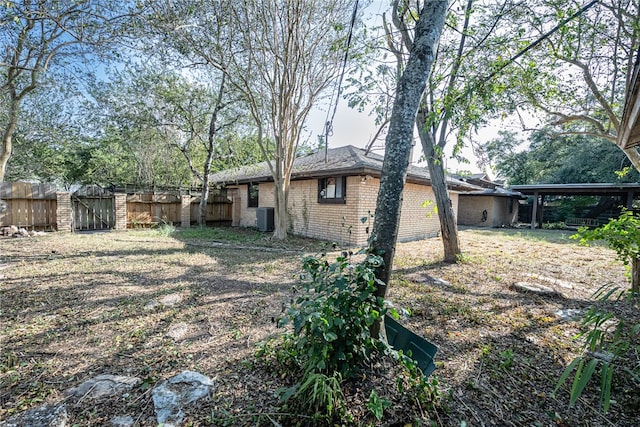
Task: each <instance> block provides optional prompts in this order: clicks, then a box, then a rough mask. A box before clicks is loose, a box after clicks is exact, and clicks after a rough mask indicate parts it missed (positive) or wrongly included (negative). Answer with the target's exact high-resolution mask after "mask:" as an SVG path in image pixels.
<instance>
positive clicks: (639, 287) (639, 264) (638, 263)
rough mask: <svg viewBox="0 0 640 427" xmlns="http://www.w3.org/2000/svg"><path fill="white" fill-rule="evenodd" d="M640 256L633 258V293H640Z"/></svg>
mask: <svg viewBox="0 0 640 427" xmlns="http://www.w3.org/2000/svg"><path fill="white" fill-rule="evenodd" d="M639 276H640V258H633V259H632V260H631V291H632V292H633V295H636V296H638V295H640V277H639Z"/></svg>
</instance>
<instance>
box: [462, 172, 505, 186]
mask: <svg viewBox="0 0 640 427" xmlns="http://www.w3.org/2000/svg"><path fill="white" fill-rule="evenodd" d="M451 176H452V177H454V178H456V179H459V180H460V181H464V182H468V183H469V184H473V185H477V186H478V187H482V188H491V189H495V188H500V187H502V186H503V184H504V183H503V182H497V181H493V180H492V179H491V178H489V176H488V175H487V174H485V173H472V174H468V175H458V174H453V175H451Z"/></svg>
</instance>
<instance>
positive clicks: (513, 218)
mask: <svg viewBox="0 0 640 427" xmlns="http://www.w3.org/2000/svg"><path fill="white" fill-rule="evenodd" d="M520 200H526V196H524V195H523V194H522V193H518V192H517V191H509V190H505V189H503V188H500V187H495V188H493V189H486V190H481V191H471V192H468V193H463V194H460V195H459V196H458V224H459V225H472V226H476V227H504V226H511V225H514V224H515V223H517V222H518V210H519V207H520V202H519V201H520Z"/></svg>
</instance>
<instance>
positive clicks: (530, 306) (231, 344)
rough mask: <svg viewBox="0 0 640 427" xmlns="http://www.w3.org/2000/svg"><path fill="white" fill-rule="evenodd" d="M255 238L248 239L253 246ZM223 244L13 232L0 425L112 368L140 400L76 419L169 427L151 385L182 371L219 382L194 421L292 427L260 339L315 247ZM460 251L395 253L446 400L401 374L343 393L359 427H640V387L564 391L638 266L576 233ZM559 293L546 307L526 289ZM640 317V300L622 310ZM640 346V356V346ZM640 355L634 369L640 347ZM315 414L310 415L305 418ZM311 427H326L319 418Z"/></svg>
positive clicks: (401, 287) (494, 241) (0, 242)
mask: <svg viewBox="0 0 640 427" xmlns="http://www.w3.org/2000/svg"><path fill="white" fill-rule="evenodd" d="M243 233H245V234H246V235H243ZM219 234H220V235H222V236H227V237H229V236H230V237H233V239H227V238H225V237H223V238H220V239H219V240H227V242H229V241H232V240H233V241H235V242H236V243H235V246H233V245H228V244H220V243H218V242H215V241H213V240H211V238H202V236H201V237H200V238H197V237H198V235H197V234H195V235H193V236H195V237H189V238H187V237H186V236H184V233H180V232H179V233H177V234H175V235H173V236H165V235H162V234H161V233H159V232H157V231H129V232H109V233H93V234H66V235H65V234H53V233H51V234H47V235H45V236H39V237H35V238H20V239H18V238H13V239H9V238H4V239H0V268H1V270H0V287H1V291H2V295H1V304H2V305H1V322H2V323H1V335H0V338H1V342H0V343H1V346H2V355H1V356H2V359H1V360H0V404H1V406H0V420H2V419H6V418H8V417H10V416H11V415H13V414H15V413H17V412H20V411H24V410H26V409H29V408H32V407H35V406H38V405H41V404H43V403H45V402H51V401H56V400H59V399H61V398H62V393H63V391H64V390H66V389H68V388H70V387H73V386H76V385H78V384H79V383H81V382H82V381H85V380H87V379H89V378H92V377H94V376H96V375H99V374H116V375H130V376H137V377H140V378H141V379H143V380H144V382H143V383H142V385H141V386H139V387H137V388H136V389H134V390H133V392H132V393H130V394H129V395H128V396H124V397H123V396H118V397H113V398H104V399H102V400H99V401H97V402H89V401H86V400H85V401H81V402H79V403H78V404H76V405H69V408H68V410H69V411H70V422H69V425H78V426H98V425H109V423H110V420H111V419H112V418H113V417H114V416H117V415H125V414H128V415H132V416H133V417H134V419H135V420H136V425H139V426H155V425H156V424H155V421H154V414H153V403H152V399H151V393H150V390H151V387H152V386H153V385H154V384H155V383H157V382H159V381H161V380H164V379H167V378H169V377H171V376H173V375H175V374H177V373H179V372H182V371H184V370H192V371H198V372H201V373H203V374H205V375H207V376H210V377H211V378H212V379H213V380H214V382H215V384H216V388H215V392H214V393H213V395H212V396H211V398H210V399H209V400H208V401H206V402H199V403H198V404H197V405H194V406H193V407H191V408H189V410H188V416H187V420H186V422H185V425H191V426H205V425H277V424H276V421H277V422H279V423H280V425H285V426H286V425H291V424H292V423H293V422H294V421H293V420H294V419H296V418H295V417H292V416H290V415H288V414H284V415H282V414H278V411H279V409H278V399H277V394H276V390H277V389H278V388H279V387H282V386H285V385H287V379H286V378H282V377H281V376H280V375H277V374H275V373H274V372H272V371H271V370H270V369H268V366H265V365H264V363H260V362H259V361H256V358H255V353H256V348H257V346H258V344H259V343H261V342H265V340H267V339H269V338H270V337H273V336H275V335H276V334H278V333H280V330H279V329H277V328H276V327H275V326H274V324H273V323H272V319H273V318H274V317H277V316H278V315H279V314H280V313H281V307H282V305H283V304H284V303H285V302H286V301H288V300H289V299H290V298H291V295H292V288H293V286H294V285H295V284H296V276H297V274H298V272H299V268H300V256H301V255H302V254H304V253H313V252H315V251H317V250H319V249H320V247H321V245H320V243H319V242H315V241H311V240H303V239H292V240H290V241H288V242H286V243H280V244H275V243H273V242H270V241H269V240H268V239H265V238H264V237H262V236H258V237H256V236H257V234H256V233H255V232H243V231H238V230H231V229H227V230H223V231H221V232H220V233H219ZM460 234H461V240H462V246H463V249H464V253H465V255H464V257H463V259H462V261H461V262H460V263H458V264H455V265H446V264H443V263H441V262H440V259H441V256H442V255H441V254H442V246H441V242H440V240H439V239H437V238H434V239H429V240H425V241H419V242H412V243H404V244H399V245H398V250H397V256H396V261H395V266H394V267H395V271H394V280H393V282H392V284H391V286H390V290H389V295H388V298H389V300H390V301H391V302H392V303H393V304H394V305H395V306H396V307H398V308H403V309H406V310H407V311H408V312H409V313H411V316H410V317H409V318H407V319H405V320H403V322H404V324H405V325H406V326H407V327H409V328H410V329H412V330H413V331H414V332H416V333H418V334H420V335H423V336H424V337H426V338H427V339H429V340H430V341H432V342H434V343H435V344H437V345H438V346H439V352H438V354H437V361H438V362H437V366H438V368H437V370H436V372H435V374H434V375H433V376H432V378H435V379H437V380H438V381H439V385H438V391H439V396H440V397H439V400H438V401H437V402H436V404H435V408H431V409H426V408H427V407H428V406H426V405H423V406H422V407H420V406H417V405H414V404H412V403H411V402H409V401H407V400H406V399H404V400H403V399H400V398H397V396H395V394H394V392H393V389H394V382H393V378H391V379H390V380H389V379H388V377H389V375H386V377H387V379H388V380H387V382H386V383H385V382H384V381H385V380H384V377H385V375H384V373H380V377H381V378H382V379H380V378H379V379H377V380H374V381H372V380H369V381H363V384H365V385H363V386H362V387H360V386H358V385H357V384H355V385H354V384H351V385H350V386H349V387H345V388H346V390H345V395H346V396H345V398H346V399H347V401H348V410H349V411H350V413H351V415H352V416H353V423H354V424H356V425H429V424H431V425H442V426H456V427H457V426H461V425H467V426H493V425H496V426H502V425H504V426H633V425H637V423H638V420H639V419H640V418H639V417H640V392H639V390H638V384H637V383H635V384H634V383H633V382H632V381H631V380H630V379H629V378H627V377H625V376H624V375H618V376H616V377H615V378H614V388H613V392H612V405H611V411H610V412H609V413H608V414H603V413H602V412H601V411H600V410H599V405H598V389H599V387H598V384H592V385H590V386H589V387H588V389H587V391H586V393H584V394H583V396H582V397H581V398H580V399H579V400H578V402H577V403H576V404H575V405H574V406H573V407H571V408H570V407H569V405H568V399H569V396H568V390H567V387H563V388H562V389H561V390H560V391H559V392H558V393H557V394H556V395H555V396H554V395H553V389H554V386H555V384H556V382H557V379H558V378H559V376H560V375H561V373H562V371H563V369H564V367H565V366H566V365H567V364H568V363H569V362H570V360H571V359H572V358H573V357H575V356H576V355H578V354H579V353H580V344H579V342H577V341H575V340H574V339H572V337H573V336H574V335H575V334H576V333H577V332H578V331H579V328H578V327H579V321H578V320H567V319H564V318H562V317H560V316H559V315H558V314H556V313H557V312H558V311H559V310H562V309H564V310H569V309H573V310H581V311H582V312H584V310H586V309H587V308H588V307H589V306H590V305H591V304H592V303H593V300H592V294H593V293H594V291H596V290H597V289H598V288H599V287H600V286H602V285H603V284H617V285H619V286H623V287H624V286H627V279H626V277H625V270H624V267H623V266H622V264H621V263H619V262H617V261H615V257H614V253H613V252H612V251H610V250H608V249H606V248H604V247H598V246H596V247H581V246H579V245H577V244H576V243H575V242H574V241H572V240H569V239H568V238H567V236H568V235H569V234H570V232H562V231H529V230H472V229H469V230H463V231H461V233H460ZM523 281H526V282H532V283H539V284H543V285H546V286H549V287H552V288H555V289H556V290H557V291H559V292H560V295H555V296H540V295H536V294H531V293H523V292H519V291H516V290H514V289H513V287H512V285H513V284H514V283H516V282H523ZM615 307H617V310H618V314H619V315H621V316H625V317H626V318H627V320H631V321H635V322H638V307H637V303H636V306H635V307H633V306H629V305H628V304H617V305H616V306H615ZM637 344H638V343H637V340H636V342H635V345H637ZM635 351H636V352H635V353H630V354H632V355H633V357H636V359H635V360H632V361H630V363H638V359H637V356H638V353H637V349H636V350H635ZM375 381H378V384H377V387H378V391H379V394H380V395H381V397H382V398H387V399H388V400H390V401H391V402H392V406H391V407H390V408H387V409H386V411H385V417H384V418H383V420H382V421H380V422H378V421H376V419H375V418H374V417H373V416H372V414H371V412H370V411H369V410H368V409H367V407H366V400H367V397H368V396H369V394H368V390H364V388H366V386H367V384H368V385H371V383H372V382H375ZM297 419H298V420H304V418H297ZM308 424H312V422H311V421H309V422H308Z"/></svg>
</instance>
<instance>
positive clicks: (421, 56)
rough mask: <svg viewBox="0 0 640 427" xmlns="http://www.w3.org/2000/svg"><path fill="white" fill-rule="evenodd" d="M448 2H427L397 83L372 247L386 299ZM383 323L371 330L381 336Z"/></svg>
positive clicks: (370, 245) (372, 235)
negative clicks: (419, 120)
mask: <svg viewBox="0 0 640 427" xmlns="http://www.w3.org/2000/svg"><path fill="white" fill-rule="evenodd" d="M447 3H448V2H447V1H446V0H444V1H439V0H436V1H428V2H426V4H425V5H424V7H423V8H422V11H421V12H420V19H419V20H418V23H417V25H416V27H415V37H414V39H413V44H412V46H411V51H410V53H409V60H408V62H407V66H406V68H405V70H404V72H403V74H402V76H401V77H400V79H399V81H398V86H397V89H396V98H395V102H394V105H393V112H392V115H391V121H390V124H389V133H388V134H387V138H386V142H385V147H386V151H385V156H384V163H383V166H382V177H381V179H380V191H379V192H378V199H377V202H376V213H375V220H374V224H373V231H372V233H371V240H370V243H369V249H370V251H371V252H373V253H380V254H381V255H382V258H383V260H384V265H383V266H382V267H381V268H379V269H378V271H377V272H376V278H377V279H378V285H377V286H378V289H377V292H376V295H377V296H379V297H382V298H384V297H386V294H387V285H388V283H389V279H390V278H391V270H392V268H393V256H394V254H395V245H396V239H397V236H398V226H399V224H400V208H401V205H402V192H403V190H404V184H405V179H406V176H407V167H408V166H409V156H410V153H411V147H412V142H413V130H414V126H415V120H416V112H417V111H418V106H419V105H420V100H421V98H422V93H423V92H424V90H425V87H426V82H427V79H428V77H429V72H430V71H431V66H432V65H433V61H434V59H435V53H436V48H437V43H438V40H439V38H440V34H441V32H442V28H443V26H444V19H445V16H446V11H447ZM379 332H380V325H376V326H375V327H374V328H372V334H374V336H378V334H379Z"/></svg>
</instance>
